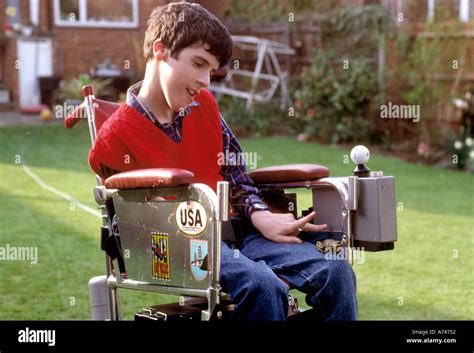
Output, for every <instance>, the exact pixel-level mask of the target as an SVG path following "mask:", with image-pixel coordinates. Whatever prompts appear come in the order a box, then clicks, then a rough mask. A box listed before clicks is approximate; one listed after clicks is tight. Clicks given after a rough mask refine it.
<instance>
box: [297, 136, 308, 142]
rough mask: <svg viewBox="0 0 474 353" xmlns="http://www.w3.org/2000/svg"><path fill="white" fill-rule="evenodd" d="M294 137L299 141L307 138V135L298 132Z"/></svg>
mask: <svg viewBox="0 0 474 353" xmlns="http://www.w3.org/2000/svg"><path fill="white" fill-rule="evenodd" d="M296 139H297V140H298V141H300V142H305V141H306V140H307V139H308V135H306V134H299V135H298V136H297V137H296Z"/></svg>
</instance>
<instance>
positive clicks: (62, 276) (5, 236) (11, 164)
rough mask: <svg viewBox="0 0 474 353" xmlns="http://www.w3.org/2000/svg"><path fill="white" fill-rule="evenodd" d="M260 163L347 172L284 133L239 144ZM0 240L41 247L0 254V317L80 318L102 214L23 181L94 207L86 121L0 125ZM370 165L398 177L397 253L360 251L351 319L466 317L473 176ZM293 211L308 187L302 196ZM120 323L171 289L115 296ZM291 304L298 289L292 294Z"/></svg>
mask: <svg viewBox="0 0 474 353" xmlns="http://www.w3.org/2000/svg"><path fill="white" fill-rule="evenodd" d="M241 142H242V144H243V145H244V148H245V150H246V151H247V152H257V154H258V156H259V160H258V167H263V166H268V165H275V164H285V163H300V162H304V163H318V164H324V165H326V166H328V167H329V168H330V169H331V174H332V175H348V174H350V173H351V170H352V169H353V165H352V162H350V164H347V163H344V162H345V160H347V158H345V155H346V154H348V153H349V151H346V150H341V149H337V148H331V147H329V146H323V145H318V144H309V143H300V142H297V141H296V140H294V139H290V138H281V137H275V138H263V139H248V140H242V141H241ZM0 148H1V150H0V180H1V182H0V205H1V212H0V247H5V246H6V245H7V244H9V245H10V246H32V247H38V263H37V264H31V263H30V262H26V261H0V279H1V280H0V281H1V282H0V283H1V284H0V298H1V299H0V320H2V319H3V320H5V319H7V320H9V319H18V320H21V319H40V320H41V319H53V320H55V319H88V318H89V317H90V314H89V306H88V291H87V282H88V280H89V278H90V277H92V276H95V275H100V274H102V271H103V263H104V255H103V253H102V252H101V251H100V249H99V225H100V220H99V218H97V217H94V216H93V215H91V214H89V213H87V212H84V211H83V210H81V209H80V208H78V207H77V205H75V204H74V203H71V202H69V201H66V200H64V199H62V198H60V197H59V196H57V195H55V194H53V193H51V192H50V191H48V190H45V189H44V188H42V187H41V186H39V185H38V184H37V183H36V182H35V181H34V180H33V179H31V178H30V176H28V175H27V174H26V173H25V171H24V170H23V167H22V166H21V164H19V162H21V161H20V158H21V156H22V158H24V160H25V161H26V163H27V164H28V166H29V167H30V168H31V170H32V171H33V172H34V173H36V174H37V175H38V176H39V177H40V178H41V179H42V180H44V181H45V182H46V183H47V184H49V185H51V186H53V187H55V188H56V189H58V190H60V191H63V192H67V193H68V194H70V195H71V196H72V197H74V198H75V199H77V200H79V201H80V202H82V203H83V204H86V205H88V206H90V207H92V208H93V207H94V201H93V198H92V192H91V190H92V187H93V186H94V183H95V181H94V176H93V174H92V173H91V172H90V170H89V167H88V165H87V153H88V149H89V136H88V132H87V127H86V126H85V124H83V125H79V126H78V127H77V128H76V129H74V130H65V129H63V127H62V126H61V125H50V126H48V125H44V126H39V127H8V128H0ZM369 166H370V168H371V169H372V170H383V171H384V172H385V174H386V175H388V174H390V175H394V176H396V184H397V206H398V207H397V208H398V213H397V216H398V236H399V241H398V242H397V243H396V245H395V250H394V251H389V252H381V253H364V255H365V257H364V262H363V263H361V264H356V265H354V269H355V271H356V273H357V277H358V297H359V312H360V319H372V320H373V319H375V320H377V319H389V320H390V319H396V320H425V319H432V320H443V319H446V320H451V319H474V309H473V308H474V300H473V283H474V281H473V280H474V276H473V269H474V259H473V258H474V246H473V245H474V217H473V216H474V202H473V201H474V199H473V195H474V183H473V181H474V178H473V176H472V175H468V174H463V173H460V172H454V171H445V170H440V169H436V168H431V167H424V166H416V165H412V164H408V163H405V162H401V161H398V160H395V159H391V158H385V157H379V156H374V157H373V158H372V159H371V161H370V163H369ZM300 196H301V201H300V206H302V207H305V208H306V207H309V206H310V194H309V193H308V192H304V191H302V192H301V193H300ZM121 293H122V295H121V297H122V299H123V303H124V304H125V305H124V315H125V318H127V319H131V318H132V317H133V313H134V312H135V311H137V310H139V309H141V308H142V307H144V306H146V305H149V304H158V303H161V302H167V301H171V300H174V299H176V298H175V297H171V296H162V295H157V294H148V293H138V292H134V291H122V292H121ZM296 294H297V295H298V297H299V298H300V303H304V296H303V295H302V294H300V293H296Z"/></svg>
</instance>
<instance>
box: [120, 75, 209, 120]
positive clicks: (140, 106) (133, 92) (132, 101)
mask: <svg viewBox="0 0 474 353" xmlns="http://www.w3.org/2000/svg"><path fill="white" fill-rule="evenodd" d="M142 84H143V81H140V82H138V83H136V84H134V85H133V86H131V87H130V88H129V89H128V91H127V100H126V102H127V105H128V106H130V107H132V108H133V109H135V110H136V111H138V112H139V113H140V114H143V115H144V116H145V117H146V118H147V119H148V120H150V121H151V122H152V123H153V124H155V125H157V126H160V127H163V126H168V125H170V124H172V123H167V124H161V123H160V122H159V121H158V119H157V118H156V116H155V114H153V112H152V111H151V110H149V109H148V108H147V107H146V106H145V104H144V103H143V102H141V101H140V100H139V99H138V92H140V88H141V87H142ZM199 105H200V104H199V103H198V102H196V101H192V102H191V104H189V105H188V106H187V107H186V109H185V110H184V113H183V114H181V113H178V114H176V116H175V118H174V122H173V123H174V124H180V123H181V121H182V120H183V119H184V117H185V116H187V115H189V113H190V112H191V107H198V106H199Z"/></svg>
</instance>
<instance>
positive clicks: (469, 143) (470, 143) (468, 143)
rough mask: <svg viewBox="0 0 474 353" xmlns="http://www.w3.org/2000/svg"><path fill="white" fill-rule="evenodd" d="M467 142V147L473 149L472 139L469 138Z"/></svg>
mask: <svg viewBox="0 0 474 353" xmlns="http://www.w3.org/2000/svg"><path fill="white" fill-rule="evenodd" d="M465 142H466V146H467V147H471V146H472V138H470V137H468V138H467V139H466V141H465Z"/></svg>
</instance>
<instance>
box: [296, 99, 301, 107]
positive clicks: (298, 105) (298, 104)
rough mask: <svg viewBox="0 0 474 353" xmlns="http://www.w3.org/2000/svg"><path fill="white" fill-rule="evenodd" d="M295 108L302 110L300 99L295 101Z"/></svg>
mask: <svg viewBox="0 0 474 353" xmlns="http://www.w3.org/2000/svg"><path fill="white" fill-rule="evenodd" d="M295 107H296V109H300V108H301V101H300V100H299V99H297V100H295Z"/></svg>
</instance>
